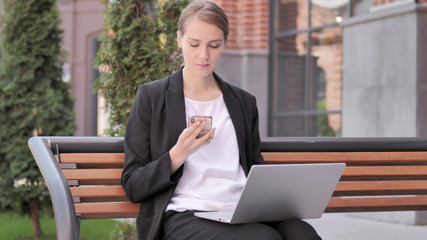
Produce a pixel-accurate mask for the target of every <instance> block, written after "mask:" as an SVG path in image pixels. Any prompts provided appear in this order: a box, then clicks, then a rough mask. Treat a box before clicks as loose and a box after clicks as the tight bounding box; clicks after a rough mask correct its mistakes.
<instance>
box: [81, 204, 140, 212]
mask: <svg viewBox="0 0 427 240" xmlns="http://www.w3.org/2000/svg"><path fill="white" fill-rule="evenodd" d="M139 206H140V203H131V202H107V203H76V204H74V207H75V209H76V214H84V213H122V212H123V213H135V212H138V211H139Z"/></svg>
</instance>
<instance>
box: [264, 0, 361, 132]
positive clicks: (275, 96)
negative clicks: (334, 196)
mask: <svg viewBox="0 0 427 240" xmlns="http://www.w3.org/2000/svg"><path fill="white" fill-rule="evenodd" d="M359 2H361V1H358V0H354V1H349V0H270V63H269V67H270V69H269V73H270V78H269V81H270V83H269V84H270V88H269V93H270V98H269V108H270V109H269V136H286V137H300V136H318V137H327V136H329V137H330V136H340V135H341V112H342V110H341V99H342V98H341V89H342V87H341V85H342V71H343V61H342V54H343V53H342V49H343V39H342V28H341V27H340V23H341V22H342V21H343V20H344V19H346V18H348V17H349V16H350V15H352V14H350V13H351V12H352V11H351V10H352V9H362V7H364V8H365V9H366V6H360V7H359V8H356V7H357V6H359V5H358V3H359ZM362 2H363V1H362ZM351 3H352V4H351ZM361 12H362V10H359V13H360V14H361Z"/></svg>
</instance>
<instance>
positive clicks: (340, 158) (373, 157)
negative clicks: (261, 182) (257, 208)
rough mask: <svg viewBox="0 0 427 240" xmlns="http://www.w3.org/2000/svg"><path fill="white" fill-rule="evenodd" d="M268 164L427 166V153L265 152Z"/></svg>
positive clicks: (264, 155)
mask: <svg viewBox="0 0 427 240" xmlns="http://www.w3.org/2000/svg"><path fill="white" fill-rule="evenodd" d="M262 155H263V157H264V161H265V163H267V164H277V163H326V162H346V163H347V165H349V166H350V165H388V164H396V165H419V164H427V152H263V153H262Z"/></svg>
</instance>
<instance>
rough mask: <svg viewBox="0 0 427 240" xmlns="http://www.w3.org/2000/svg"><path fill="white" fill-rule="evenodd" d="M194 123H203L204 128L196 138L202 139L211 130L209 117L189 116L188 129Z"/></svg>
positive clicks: (210, 118)
mask: <svg viewBox="0 0 427 240" xmlns="http://www.w3.org/2000/svg"><path fill="white" fill-rule="evenodd" d="M196 121H205V122H206V123H205V126H204V127H203V129H202V131H200V133H199V135H197V137H196V138H200V137H203V136H204V135H205V134H206V133H207V132H209V130H211V128H212V117H211V116H190V117H188V127H191V125H193V124H194V123H195V122H196Z"/></svg>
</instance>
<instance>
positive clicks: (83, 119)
mask: <svg viewBox="0 0 427 240" xmlns="http://www.w3.org/2000/svg"><path fill="white" fill-rule="evenodd" d="M58 9H59V12H60V15H61V17H62V20H63V22H62V28H63V29H64V49H65V50H66V51H67V52H68V53H69V56H68V59H67V62H68V65H69V67H68V68H67V69H66V71H67V72H66V74H67V75H68V76H69V78H70V82H71V85H72V90H71V91H72V96H73V97H74V98H75V100H76V102H75V104H74V108H75V111H76V124H77V131H76V133H75V135H77V136H86V135H90V133H91V132H93V129H90V128H91V124H90V121H91V117H90V115H91V113H92V112H94V111H96V109H93V107H91V106H92V105H91V101H92V100H91V97H92V80H93V79H92V78H93V76H92V71H93V67H92V58H93V54H92V53H93V47H94V45H93V39H94V38H96V37H97V36H99V35H100V34H101V33H102V26H103V23H104V19H105V16H104V14H103V13H102V11H103V9H104V7H103V5H101V3H100V1H99V0H62V1H58Z"/></svg>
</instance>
